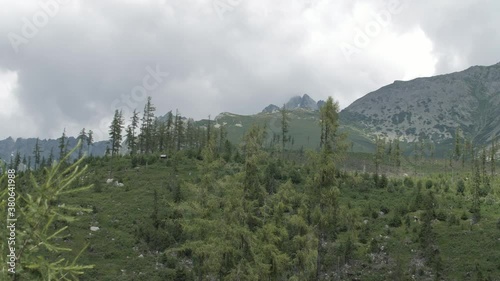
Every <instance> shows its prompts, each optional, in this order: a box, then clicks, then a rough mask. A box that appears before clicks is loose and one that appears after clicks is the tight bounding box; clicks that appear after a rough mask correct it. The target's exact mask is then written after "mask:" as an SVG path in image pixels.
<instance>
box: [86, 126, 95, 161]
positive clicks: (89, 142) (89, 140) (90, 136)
mask: <svg viewBox="0 0 500 281" xmlns="http://www.w3.org/2000/svg"><path fill="white" fill-rule="evenodd" d="M93 144H94V132H93V131H92V130H89V133H88V135H87V149H88V151H87V152H88V155H92V152H91V149H90V148H91V146H92V145H93Z"/></svg>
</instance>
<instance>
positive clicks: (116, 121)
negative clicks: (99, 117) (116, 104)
mask: <svg viewBox="0 0 500 281" xmlns="http://www.w3.org/2000/svg"><path fill="white" fill-rule="evenodd" d="M123 122H124V120H123V115H122V111H121V110H120V111H118V109H117V110H115V115H114V117H113V121H112V122H111V125H110V126H109V143H110V144H111V156H115V155H118V154H119V153H120V148H121V146H122V130H123Z"/></svg>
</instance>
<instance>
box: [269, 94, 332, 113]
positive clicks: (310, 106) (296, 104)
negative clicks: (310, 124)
mask: <svg viewBox="0 0 500 281" xmlns="http://www.w3.org/2000/svg"><path fill="white" fill-rule="evenodd" d="M323 103H324V101H322V100H320V101H318V102H316V101H315V100H313V99H312V98H311V97H310V96H309V95H308V94H304V95H303V96H302V97H301V96H294V97H292V98H291V99H290V100H289V101H288V102H287V103H285V108H286V109H288V110H295V109H304V110H312V111H315V110H319V108H320V107H321V105H323ZM280 108H281V107H279V106H277V105H274V104H270V105H268V106H267V107H266V108H264V109H263V110H262V112H261V113H273V112H275V111H279V109H280Z"/></svg>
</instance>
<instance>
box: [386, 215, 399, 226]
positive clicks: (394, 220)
mask: <svg viewBox="0 0 500 281" xmlns="http://www.w3.org/2000/svg"><path fill="white" fill-rule="evenodd" d="M401 224H402V222H401V217H400V216H399V215H398V214H396V215H394V216H393V217H392V218H391V220H390V221H389V226H391V227H400V226H401Z"/></svg>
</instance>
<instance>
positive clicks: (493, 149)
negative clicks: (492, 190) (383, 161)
mask: <svg viewBox="0 0 500 281" xmlns="http://www.w3.org/2000/svg"><path fill="white" fill-rule="evenodd" d="M497 150H498V148H497V137H495V138H494V139H493V142H492V143H491V150H490V161H491V163H490V164H491V179H492V180H493V178H494V176H495V168H496V163H495V161H496V159H495V156H496V154H497Z"/></svg>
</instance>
